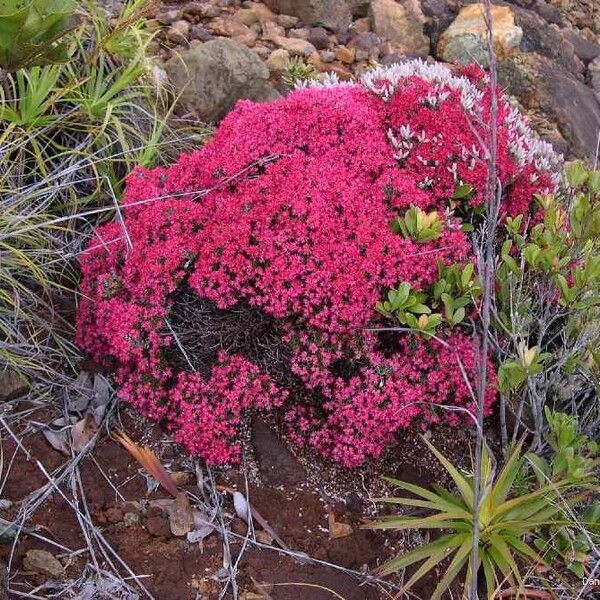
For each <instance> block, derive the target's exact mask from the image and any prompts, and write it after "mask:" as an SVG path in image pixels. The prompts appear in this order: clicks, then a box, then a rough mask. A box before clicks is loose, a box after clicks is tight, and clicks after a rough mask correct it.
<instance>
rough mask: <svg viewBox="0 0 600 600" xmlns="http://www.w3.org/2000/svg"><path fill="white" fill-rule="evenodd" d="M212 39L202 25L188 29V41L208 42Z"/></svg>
mask: <svg viewBox="0 0 600 600" xmlns="http://www.w3.org/2000/svg"><path fill="white" fill-rule="evenodd" d="M212 39H214V37H213V35H212V34H211V33H210V31H208V29H205V28H204V27H203V26H202V25H192V26H191V27H190V40H196V41H197V40H200V41H201V42H208V41H210V40H212Z"/></svg>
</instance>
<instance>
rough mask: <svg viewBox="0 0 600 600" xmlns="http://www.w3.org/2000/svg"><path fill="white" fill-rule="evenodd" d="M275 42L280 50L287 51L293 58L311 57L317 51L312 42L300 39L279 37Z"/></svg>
mask: <svg viewBox="0 0 600 600" xmlns="http://www.w3.org/2000/svg"><path fill="white" fill-rule="evenodd" d="M273 41H274V42H275V43H276V44H277V45H278V46H279V47H280V48H283V49H284V50H287V51H288V52H289V53H290V54H291V55H292V56H310V55H311V54H313V53H314V52H316V51H317V49H316V48H315V47H314V46H313V45H312V44H311V43H310V42H307V41H306V40H303V39H300V38H286V37H279V38H276V39H275V40H273Z"/></svg>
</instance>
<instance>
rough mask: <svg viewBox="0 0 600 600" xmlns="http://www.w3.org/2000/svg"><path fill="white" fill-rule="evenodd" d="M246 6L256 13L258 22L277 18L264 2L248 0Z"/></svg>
mask: <svg viewBox="0 0 600 600" xmlns="http://www.w3.org/2000/svg"><path fill="white" fill-rule="evenodd" d="M246 8H248V9H250V10H252V11H253V12H254V13H256V16H257V17H258V22H259V23H266V22H267V21H275V19H276V18H277V15H275V13H274V12H273V11H272V10H270V9H269V8H267V7H266V6H265V5H264V4H262V3H260V2H249V3H248V4H247V5H246Z"/></svg>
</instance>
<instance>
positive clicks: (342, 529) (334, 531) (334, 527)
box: [327, 509, 354, 540]
mask: <svg viewBox="0 0 600 600" xmlns="http://www.w3.org/2000/svg"><path fill="white" fill-rule="evenodd" d="M327 522H328V526H329V538H330V539H332V540H335V539H338V538H344V537H348V536H349V535H352V532H353V531H354V530H353V529H352V525H348V523H338V522H337V521H336V520H335V515H334V514H333V511H332V510H331V509H329V512H328V514H327Z"/></svg>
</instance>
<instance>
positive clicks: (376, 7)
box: [369, 0, 429, 56]
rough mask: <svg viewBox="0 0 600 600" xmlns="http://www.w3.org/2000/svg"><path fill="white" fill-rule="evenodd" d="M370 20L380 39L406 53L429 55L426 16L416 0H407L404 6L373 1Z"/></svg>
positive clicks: (390, 1) (386, 0)
mask: <svg viewBox="0 0 600 600" xmlns="http://www.w3.org/2000/svg"><path fill="white" fill-rule="evenodd" d="M369 19H370V22H371V29H372V30H373V31H374V32H375V33H376V34H377V35H378V36H379V37H381V38H384V39H386V40H388V41H390V42H391V43H393V44H395V45H400V46H402V48H403V50H404V52H405V53H407V54H409V53H417V54H423V55H425V56H427V55H428V54H429V39H428V38H427V36H425V35H424V33H423V25H424V24H425V16H424V15H423V13H422V12H421V8H420V6H419V4H418V2H417V1H416V0H414V1H413V0H405V1H404V3H403V4H399V3H397V2H394V0H373V2H372V3H371V5H370V7H369Z"/></svg>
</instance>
